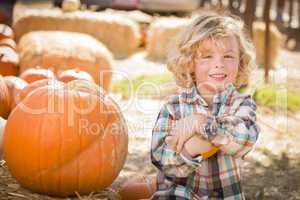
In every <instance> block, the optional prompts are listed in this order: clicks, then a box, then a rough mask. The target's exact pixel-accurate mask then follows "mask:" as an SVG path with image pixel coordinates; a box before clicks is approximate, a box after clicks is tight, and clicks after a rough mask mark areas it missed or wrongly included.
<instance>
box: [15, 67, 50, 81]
mask: <svg viewBox="0 0 300 200" xmlns="http://www.w3.org/2000/svg"><path fill="white" fill-rule="evenodd" d="M20 78H22V79H23V80H24V81H26V82H27V83H32V82H35V81H38V80H42V79H55V75H54V73H53V72H52V71H51V70H49V69H42V68H40V67H38V66H37V67H35V68H30V69H27V70H26V71H24V72H22V74H21V75H20Z"/></svg>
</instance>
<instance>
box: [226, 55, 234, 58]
mask: <svg viewBox="0 0 300 200" xmlns="http://www.w3.org/2000/svg"><path fill="white" fill-rule="evenodd" d="M224 58H234V56H233V55H225V56H224Z"/></svg>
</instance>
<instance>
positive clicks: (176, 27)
mask: <svg viewBox="0 0 300 200" xmlns="http://www.w3.org/2000/svg"><path fill="white" fill-rule="evenodd" d="M189 22H190V19H185V18H175V17H170V18H158V19H156V20H155V21H154V22H153V23H151V25H150V27H149V30H148V32H147V44H146V50H147V53H148V56H149V58H151V59H159V60H161V59H165V58H166V56H167V52H168V48H169V43H170V41H173V39H174V37H175V36H176V35H177V34H178V33H179V32H180V31H181V30H182V29H183V28H184V27H186V26H187V25H188V23H189Z"/></svg>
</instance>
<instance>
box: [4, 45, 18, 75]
mask: <svg viewBox="0 0 300 200" xmlns="http://www.w3.org/2000/svg"><path fill="white" fill-rule="evenodd" d="M18 65H19V55H18V54H17V52H16V51H15V50H14V49H12V48H10V47H7V46H0V74H1V75H2V76H9V75H12V76H16V75H17V74H18V72H19V68H18Z"/></svg>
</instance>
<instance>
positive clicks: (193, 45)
mask: <svg viewBox="0 0 300 200" xmlns="http://www.w3.org/2000/svg"><path fill="white" fill-rule="evenodd" d="M229 34H233V35H234V36H235V37H236V38H237V41H238V43H239V47H240V64H239V69H238V74H237V78H236V82H235V83H233V84H234V85H235V86H236V87H237V88H240V87H242V86H245V85H247V84H248V80H249V76H250V72H251V71H253V70H254V69H255V68H257V64H256V61H255V60H256V54H255V48H254V45H253V43H252V41H251V40H250V37H249V36H248V34H246V30H245V27H244V23H243V22H242V20H241V19H239V18H238V17H237V16H234V15H230V14H228V13H225V12H224V13H217V12H215V11H203V12H202V14H201V15H199V16H197V17H196V18H195V19H194V20H193V21H192V22H191V23H190V24H189V25H188V26H187V27H186V28H184V30H183V31H181V32H180V33H179V34H178V36H177V40H176V42H175V43H174V45H173V46H171V48H170V51H169V53H168V56H167V68H168V69H169V71H171V72H172V73H173V75H174V78H175V81H176V84H177V85H178V86H180V87H183V88H190V87H192V85H193V84H194V83H195V81H196V80H195V75H194V71H193V62H194V58H195V56H196V54H197V49H198V48H199V46H200V45H201V42H202V41H203V40H205V39H207V38H211V37H214V36H227V35H229Z"/></svg>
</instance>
